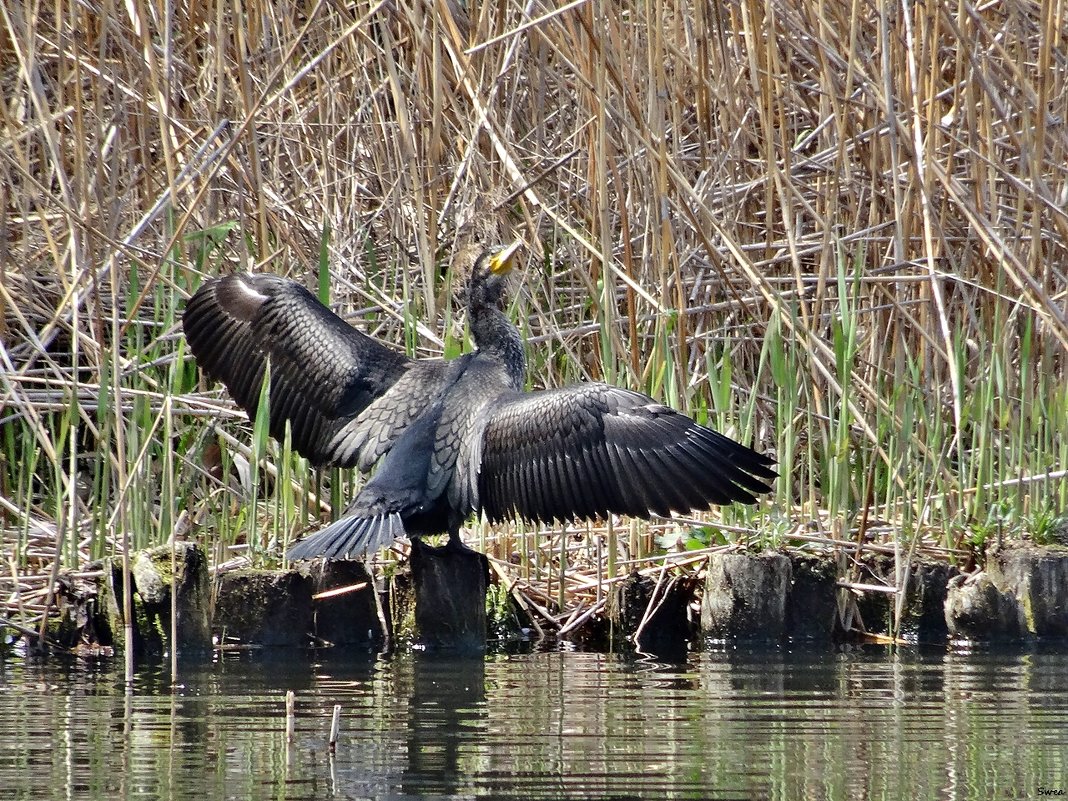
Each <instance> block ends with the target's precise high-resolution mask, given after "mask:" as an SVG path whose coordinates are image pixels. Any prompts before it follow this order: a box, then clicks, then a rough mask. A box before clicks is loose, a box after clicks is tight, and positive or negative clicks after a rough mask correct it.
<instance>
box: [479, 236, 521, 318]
mask: <svg viewBox="0 0 1068 801" xmlns="http://www.w3.org/2000/svg"><path fill="white" fill-rule="evenodd" d="M522 244H523V240H521V239H517V240H516V241H515V242H513V243H512V244H510V245H506V246H504V247H500V246H498V247H493V248H490V249H489V250H485V251H483V252H482V255H480V256H479V257H478V259H477V260H476V261H475V266H474V268H473V269H472V270H471V282H470V283H469V284H468V287H467V306H468V308H469V309H472V308H480V307H483V306H496V307H497V308H500V307H501V305H502V304H503V302H504V295H505V289H506V287H507V281H508V274H509V273H510V272H511V271H512V268H513V267H514V266H515V262H516V254H517V253H518V252H519V247H520V246H521V245H522Z"/></svg>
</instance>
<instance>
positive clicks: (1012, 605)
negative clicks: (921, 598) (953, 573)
mask: <svg viewBox="0 0 1068 801" xmlns="http://www.w3.org/2000/svg"><path fill="white" fill-rule="evenodd" d="M945 616H946V625H947V627H948V629H949V633H950V634H951V635H953V636H954V637H964V638H967V639H973V640H1015V639H1018V638H1019V637H1020V636H1021V634H1022V632H1021V631H1020V623H1019V604H1018V603H1016V596H1015V595H1014V594H1013V593H1010V592H1005V591H1003V590H1002V589H1001V588H999V587H998V586H997V585H996V584H995V583H994V581H993V579H991V577H990V575H989V574H988V573H987V572H986V571H985V570H984V571H980V572H978V573H976V574H974V575H972V576H968V577H967V578H966V577H964V576H958V577H957V578H955V579H953V580H952V581H951V582H950V585H949V591H948V593H947V596H946V608H945Z"/></svg>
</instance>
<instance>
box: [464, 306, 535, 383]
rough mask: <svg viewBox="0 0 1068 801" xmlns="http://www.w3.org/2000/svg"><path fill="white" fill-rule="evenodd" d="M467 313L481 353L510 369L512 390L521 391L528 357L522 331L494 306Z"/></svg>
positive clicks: (477, 308)
mask: <svg viewBox="0 0 1068 801" xmlns="http://www.w3.org/2000/svg"><path fill="white" fill-rule="evenodd" d="M467 313H468V321H469V323H470V325H471V336H472V338H474V340H475V347H476V348H478V350H479V352H481V353H485V354H488V355H490V356H493V357H495V358H497V359H499V360H500V361H501V362H502V363H503V364H504V366H505V368H506V369H507V370H508V377H509V378H510V379H511V381H512V385H513V386H512V388H513V389H515V390H520V389H522V388H523V381H524V379H525V377H526V356H525V355H524V353H523V338H522V337H520V336H519V329H517V328H516V327H515V326H514V325H513V324H512V321H511V320H509V319H508V317H507V316H506V315H505V313H504V312H503V311H501V310H500V309H498V308H497V307H496V306H494V305H481V306H476V307H474V308H469V309H468V312H467Z"/></svg>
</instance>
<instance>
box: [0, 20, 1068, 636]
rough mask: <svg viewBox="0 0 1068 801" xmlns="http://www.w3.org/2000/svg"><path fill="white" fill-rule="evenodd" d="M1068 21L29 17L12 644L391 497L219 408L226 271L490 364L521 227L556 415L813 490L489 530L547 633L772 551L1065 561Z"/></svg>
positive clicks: (5, 261)
mask: <svg viewBox="0 0 1068 801" xmlns="http://www.w3.org/2000/svg"><path fill="white" fill-rule="evenodd" d="M1066 19H1068V13H1066V8H1065V6H1064V3H1063V2H1050V3H986V4H980V5H975V4H971V3H968V2H963V3H954V4H949V3H942V2H934V3H926V4H920V3H911V2H902V3H899V4H890V3H881V4H874V5H872V4H867V5H865V4H848V3H826V2H804V1H803V0H772V2H769V3H757V2H751V0H727V1H725V2H716V1H713V2H702V0H667V2H663V3H637V4H633V3H622V4H614V3H606V2H603V0H586V2H583V1H582V0H577V1H576V2H570V3H566V4H562V5H557V6H554V5H549V4H544V3H529V4H519V3H516V2H514V1H513V0H500V1H499V2H494V3H485V4H476V3H470V4H467V5H464V4H462V3H459V2H454V1H453V0H438V2H432V1H431V0H387V1H384V2H377V3H368V2H363V0H360V1H359V2H355V3H349V4H339V3H328V2H321V1H320V2H309V3H294V2H288V1H287V0H273V1H267V0H250V2H246V3H243V4H241V5H240V6H233V5H232V4H228V3H220V2H211V0H208V2H196V3H192V2H183V0H178V1H177V2H170V3H162V2H153V1H152V0H131V2H127V3H125V4H104V5H99V6H98V5H94V4H58V5H51V6H45V5H40V4H36V3H16V4H4V5H3V6H0V87H2V91H0V98H2V101H0V264H2V266H3V271H2V274H0V311H2V314H0V345H2V347H0V357H2V360H3V362H2V366H0V529H2V530H0V538H2V539H0V546H2V551H0V553H2V554H3V556H4V562H5V568H6V569H5V570H4V571H3V573H4V575H3V576H2V578H0V591H2V593H3V596H2V599H0V607H2V611H0V614H3V615H4V616H5V617H9V618H16V619H17V620H18V621H20V624H21V625H24V626H37V625H41V626H42V627H43V622H42V621H43V619H44V617H45V614H46V612H47V610H48V609H49V608H50V605H51V600H52V595H53V591H54V587H55V581H56V576H57V574H58V571H59V570H60V569H61V568H63V569H71V570H78V569H81V568H82V566H83V565H85V564H86V563H87V562H89V561H91V560H93V559H96V558H100V557H104V556H109V555H113V554H116V553H121V552H124V551H128V550H129V549H130V548H137V547H142V546H147V545H151V544H156V543H161V542H167V541H168V540H171V539H173V538H175V537H179V538H195V539H198V540H200V541H201V542H203V543H204V544H205V545H206V546H207V547H208V549H209V551H211V552H213V553H214V555H215V560H216V562H218V563H219V564H227V563H228V560H231V559H233V558H235V555H236V558H239V559H242V560H249V561H252V562H254V563H267V564H271V563H276V562H277V561H278V560H279V559H280V555H281V552H282V548H283V547H284V544H285V543H286V542H287V541H289V540H291V539H292V538H293V537H295V536H297V535H299V533H300V532H301V531H302V530H303V529H304V528H305V527H306V526H307V525H308V524H310V523H312V522H314V521H316V520H321V519H327V518H328V516H329V514H330V510H331V509H337V508H338V507H339V504H340V503H341V502H342V499H343V497H345V495H346V493H347V492H349V491H350V490H351V486H352V482H353V481H354V479H353V478H352V477H351V476H348V475H342V474H338V473H337V472H326V473H322V474H320V473H316V472H315V471H313V470H311V469H309V468H308V466H307V464H306V463H305V462H304V461H303V460H301V459H300V458H298V457H296V456H295V455H294V454H292V453H291V452H290V451H289V449H288V447H287V445H286V443H274V442H270V441H268V440H267V439H266V436H265V434H264V432H262V431H253V430H252V428H251V427H250V426H249V425H248V423H247V422H246V421H245V420H244V418H243V415H241V414H240V413H238V412H236V411H235V409H234V407H233V405H232V403H231V402H230V401H229V399H228V398H226V397H225V395H224V394H223V393H222V392H221V390H219V389H218V388H216V387H212V386H208V385H206V384H204V383H202V382H201V381H200V380H199V379H198V376H197V373H196V371H195V368H194V366H193V364H192V362H191V359H190V357H189V356H188V354H187V352H186V348H185V345H184V342H183V340H182V337H181V331H180V326H179V323H178V321H179V316H180V312H181V308H182V304H183V301H184V299H185V298H186V297H187V296H188V295H189V293H190V292H191V291H192V290H193V289H195V287H196V286H197V285H198V283H199V282H200V281H201V280H202V279H203V278H204V277H205V276H208V275H214V274H216V273H218V272H221V271H230V270H238V269H256V270H269V271H272V272H276V273H281V274H286V275H290V276H292V277H295V278H297V279H298V280H301V281H304V282H306V283H307V284H308V285H309V286H310V287H313V288H315V289H317V290H318V291H319V294H320V296H321V297H323V298H324V299H329V301H330V302H331V304H332V305H333V306H334V307H335V308H336V309H338V310H339V311H341V312H342V313H344V314H345V315H347V316H348V317H349V318H350V319H352V320H353V322H354V323H356V324H358V325H360V326H361V327H362V328H364V329H365V330H367V331H368V332H370V333H372V334H374V335H375V336H378V337H381V338H382V339H384V340H387V341H390V342H393V343H395V344H396V345H397V346H398V347H401V348H404V349H405V350H407V351H408V352H410V353H413V354H416V355H419V356H435V355H441V354H445V355H453V354H456V353H458V352H460V350H461V349H462V348H463V347H464V332H463V328H462V316H461V315H459V314H458V313H457V308H456V300H455V298H454V296H453V293H452V291H451V288H452V286H453V285H454V283H455V282H456V281H455V276H454V273H456V272H458V271H459V270H460V269H462V265H460V264H459V262H461V261H462V260H463V259H462V258H461V256H460V255H459V254H461V253H468V252H469V251H470V249H471V248H472V247H473V246H474V245H475V244H477V243H479V242H480V241H485V240H490V239H503V238H505V237H508V236H512V235H516V234H518V235H520V236H522V237H523V238H524V239H525V240H526V242H527V243H528V244H529V256H528V263H527V265H526V268H525V271H524V273H523V287H522V291H521V292H520V293H519V296H518V298H517V300H516V302H515V306H514V314H515V318H516V320H517V321H518V322H519V324H520V326H521V328H522V329H523V331H524V333H525V334H526V335H527V336H528V338H529V340H530V342H531V349H530V357H531V358H530V361H531V375H530V382H531V384H532V385H533V386H552V385H557V384H560V383H562V382H566V381H575V380H583V379H604V380H608V381H611V382H615V383H619V384H622V385H626V386H630V387H633V388H637V389H642V390H644V391H647V392H649V393H651V394H653V395H654V396H656V397H659V398H663V399H664V400H666V401H668V402H670V403H672V404H674V405H677V406H679V407H681V408H684V409H686V410H688V411H689V412H691V413H692V414H693V415H694V416H696V417H697V418H698V419H700V420H702V421H707V422H708V423H710V424H712V425H715V426H716V427H718V428H720V429H721V430H724V431H726V432H728V433H730V434H732V435H733V436H736V437H738V438H741V439H744V440H746V441H754V442H755V443H757V444H758V446H759V447H761V448H764V449H767V450H770V451H773V452H774V453H775V454H776V456H777V457H778V459H779V461H780V463H781V465H782V471H781V472H782V476H781V478H780V480H779V481H778V485H777V488H776V493H775V497H774V498H773V499H772V500H771V501H770V502H768V503H767V504H766V505H764V506H762V507H761V508H759V509H756V510H750V509H726V510H722V511H720V512H717V513H716V514H714V515H710V516H708V517H707V518H702V520H699V521H683V520H673V521H656V522H654V523H653V524H651V525H648V526H646V525H644V524H634V523H631V522H629V521H614V522H613V524H612V525H598V526H585V525H582V526H577V527H566V528H560V529H555V530H553V531H551V532H543V531H532V530H530V529H529V528H526V527H522V526H519V527H508V528H506V529H502V530H494V531H491V530H487V529H486V528H485V527H484V526H483V527H477V528H476V529H474V531H475V534H474V535H473V538H475V539H478V540H479V544H481V545H482V546H483V547H484V548H485V549H486V550H488V551H489V552H490V553H491V554H492V555H493V556H494V557H495V561H494V564H495V565H497V566H498V568H499V570H500V572H501V573H502V575H504V576H506V577H507V580H508V581H509V582H512V583H514V584H515V585H517V586H519V587H521V588H522V589H523V591H524V592H525V593H526V596H525V597H526V598H527V599H528V600H529V601H531V602H532V603H536V604H537V605H538V606H539V607H540V608H541V609H542V610H543V611H544V615H543V617H546V618H548V619H555V620H556V621H557V623H558V625H560V626H563V627H565V628H566V627H567V626H568V625H569V624H570V623H573V622H574V621H575V620H576V619H577V618H578V617H579V616H581V615H582V614H584V613H585V612H586V611H588V610H589V609H591V608H593V607H595V606H596V605H597V604H598V603H601V602H602V601H603V597H604V595H603V592H604V588H605V586H606V585H607V583H609V582H611V581H613V580H614V579H615V578H616V577H618V576H620V575H622V574H623V573H625V572H627V571H629V570H631V569H632V568H638V569H642V570H646V571H649V572H650V573H654V572H657V571H662V570H664V569H665V566H668V568H669V569H672V570H675V569H680V570H681V569H699V568H700V565H701V560H702V558H703V557H704V556H706V555H707V553H708V549H712V548H721V547H736V546H737V545H738V544H739V543H751V544H772V545H791V546H795V547H810V548H826V549H832V550H833V549H843V548H845V549H849V548H853V549H854V550H856V548H857V547H868V548H875V549H884V550H887V551H888V552H890V553H893V554H894V555H895V556H896V557H897V558H898V561H899V564H904V561H905V557H906V556H908V555H909V554H911V553H915V552H917V551H918V550H926V551H928V552H930V553H937V554H941V555H943V556H947V555H949V556H953V555H962V554H965V553H968V552H970V551H973V550H974V551H977V552H979V553H981V549H982V545H983V542H984V540H985V538H986V537H988V536H989V535H990V534H991V533H992V532H995V531H996V532H1009V533H1015V534H1021V533H1027V534H1029V535H1030V536H1033V537H1035V538H1041V537H1043V536H1045V535H1046V534H1047V533H1048V532H1049V531H1050V530H1052V528H1053V527H1054V524H1055V523H1056V521H1057V519H1058V517H1059V516H1061V515H1064V514H1065V512H1066V510H1068V480H1066V475H1068V474H1066V467H1068V381H1066V353H1068V274H1066V267H1065V265H1066V263H1068V260H1066V242H1068V236H1066V233H1068V214H1066V206H1068V128H1066V125H1065V122H1066V121H1065V114H1066V112H1068V84H1066V81H1068V59H1066V51H1065V45H1066V41H1068V22H1066ZM454 258H455V261H456V262H457V264H456V267H455V269H453V262H454ZM858 544H859V545H858ZM665 552H667V553H669V554H671V555H670V556H668V557H665V556H664V554H665ZM900 580H902V573H901V572H898V574H897V581H898V582H900ZM896 586H898V587H900V586H902V585H901V584H900V583H898V584H897V585H896Z"/></svg>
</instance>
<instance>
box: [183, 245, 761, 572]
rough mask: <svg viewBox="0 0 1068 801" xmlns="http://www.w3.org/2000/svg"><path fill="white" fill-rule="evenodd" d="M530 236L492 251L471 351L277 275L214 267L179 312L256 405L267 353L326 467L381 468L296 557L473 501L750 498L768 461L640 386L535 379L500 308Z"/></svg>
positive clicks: (274, 412) (601, 508) (390, 531)
mask: <svg viewBox="0 0 1068 801" xmlns="http://www.w3.org/2000/svg"><path fill="white" fill-rule="evenodd" d="M520 244H521V243H520V242H515V243H513V244H512V245H509V246H508V247H505V248H497V249H493V250H490V251H487V252H485V253H483V254H482V255H481V256H480V257H479V258H478V260H477V261H476V262H475V266H474V268H473V271H472V274H471V278H470V281H469V284H468V297H467V315H468V323H469V326H470V330H471V334H472V336H473V338H474V342H475V347H476V349H475V350H474V351H473V352H471V353H467V354H465V355H463V356H460V357H459V358H456V359H452V360H450V361H443V360H440V359H426V360H418V361H417V360H413V359H409V358H407V357H406V356H404V355H402V354H400V353H398V352H397V351H395V350H393V349H392V348H389V347H387V346H386V345H383V344H381V343H379V342H377V341H375V340H374V339H371V338H370V337H368V336H366V335H365V334H363V333H361V332H359V331H357V330H356V329H355V328H353V327H352V326H350V325H348V324H347V323H345V322H344V321H343V320H341V319H340V318H339V317H337V316H336V315H335V314H334V313H333V312H331V311H330V310H328V309H327V308H326V307H325V306H323V305H322V304H321V303H320V302H319V301H318V300H317V299H316V298H315V297H313V296H312V295H311V293H310V292H308V291H307V290H306V289H305V288H304V287H302V286H301V285H300V284H298V283H296V282H294V281H291V280H288V279H285V278H280V277H278V276H275V275H267V274H235V275H228V276H225V277H222V278H216V279H212V280H209V281H206V282H205V283H204V284H203V285H202V286H201V287H200V289H199V290H197V292H196V294H194V295H193V297H192V298H191V299H190V300H189V303H188V304H187V306H186V310H185V313H184V315H183V318H182V324H183V326H184V328H185V335H186V338H187V339H188V341H189V345H190V348H191V349H192V351H193V354H194V355H195V356H196V359H197V361H198V362H199V363H200V366H201V367H202V368H203V369H204V371H205V372H206V373H208V374H210V375H211V376H215V377H217V378H220V379H221V380H222V381H223V383H224V384H226V386H227V388H228V389H229V390H230V394H231V395H232V396H233V397H234V398H235V399H236V400H237V402H238V403H239V404H240V405H241V406H242V407H243V408H244V409H245V411H246V412H247V413H248V415H249V417H250V418H252V417H253V416H254V415H255V412H256V408H257V405H258V401H259V396H260V391H261V386H262V382H263V376H264V369H265V367H266V366H267V364H268V363H269V364H270V370H271V376H270V393H269V400H270V405H269V410H270V421H269V422H270V432H271V434H272V436H274V437H275V438H277V439H281V438H282V437H283V436H284V434H285V426H286V423H288V424H289V425H290V427H291V438H292V443H293V447H294V448H295V449H296V450H297V451H298V452H299V453H301V454H302V455H304V456H306V457H307V458H308V459H309V460H310V461H311V462H312V463H313V464H315V465H337V466H341V467H351V466H356V467H359V468H360V469H361V470H363V471H368V470H370V469H371V468H372V467H373V466H374V465H375V464H378V470H377V471H376V472H375V474H374V475H373V476H372V477H371V479H370V480H369V481H368V482H367V483H366V484H365V485H364V486H363V488H362V489H361V490H360V491H359V492H358V493H357V495H356V497H355V499H354V500H353V501H352V503H351V505H350V506H349V507H348V508H347V509H346V510H345V512H344V514H343V516H342V517H341V519H340V520H338V521H337V522H335V523H333V524H331V525H329V526H327V527H326V528H324V529H322V530H321V531H318V532H316V533H314V534H311V535H310V536H308V537H306V538H305V539H303V540H301V541H300V542H297V543H296V544H295V545H294V546H293V547H292V548H291V549H290V551H289V554H288V555H289V558H290V559H312V558H315V557H320V556H321V557H326V558H330V559H343V558H349V557H357V556H362V555H364V554H366V553H368V552H373V551H376V550H378V549H379V548H381V547H383V546H385V545H387V544H389V543H390V542H391V541H392V540H393V539H394V538H396V537H400V536H404V535H407V536H410V537H420V536H423V535H429V534H438V533H443V532H448V534H449V547H458V548H463V547H464V546H463V545H462V542H461V540H460V527H461V526H462V525H463V523H464V521H465V520H467V519H468V518H469V517H470V516H471V515H472V514H473V513H476V512H483V513H485V515H486V517H487V518H489V520H491V521H494V522H498V521H503V520H508V519H513V518H516V517H521V518H523V519H526V520H531V521H540V522H543V523H548V522H551V521H554V520H559V521H565V520H571V519H575V518H588V519H589V518H598V517H605V516H607V515H609V514H625V515H631V516H634V517H644V518H647V517H649V515H650V514H651V513H655V514H658V515H668V514H670V513H671V512H672V511H674V512H683V513H684V512H688V511H690V510H693V509H707V508H708V507H709V506H711V505H713V504H725V503H730V502H732V501H740V502H742V503H755V501H756V498H755V494H757V493H762V492H767V491H769V489H770V487H769V486H768V484H767V483H765V479H772V478H774V477H775V476H776V473H775V472H774V471H773V470H772V469H771V466H772V465H773V464H774V462H773V460H772V459H770V458H768V457H767V456H764V455H762V454H759V453H757V452H756V451H753V450H751V449H750V448H747V447H746V446H744V445H740V444H738V443H737V442H734V441H733V440H731V439H729V438H727V437H725V436H724V435H722V434H720V433H718V432H716V431H713V430H712V429H710V428H706V427H704V426H701V425H698V424H697V423H695V422H693V421H692V420H691V419H690V418H689V417H687V416H685V415H683V414H680V413H679V412H676V411H674V410H673V409H670V408H668V407H667V406H663V405H661V404H659V403H657V402H656V401H654V400H653V399H652V398H650V397H648V396H646V395H642V394H640V393H638V392H632V391H630V390H626V389H620V388H618V387H614V386H609V385H607V384H602V383H582V384H575V385H571V386H566V387H562V388H560V389H547V390H540V391H535V392H524V391H523V383H524V376H525V359H524V354H523V341H522V339H521V337H520V335H519V331H518V330H517V329H516V327H515V326H514V325H513V324H512V323H511V322H510V321H509V320H508V318H507V316H506V315H505V313H504V311H503V310H502V306H503V300H504V296H505V286H506V275H507V273H508V272H509V271H510V270H511V269H512V266H513V264H514V262H515V260H516V253H517V251H518V249H519V246H520Z"/></svg>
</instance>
